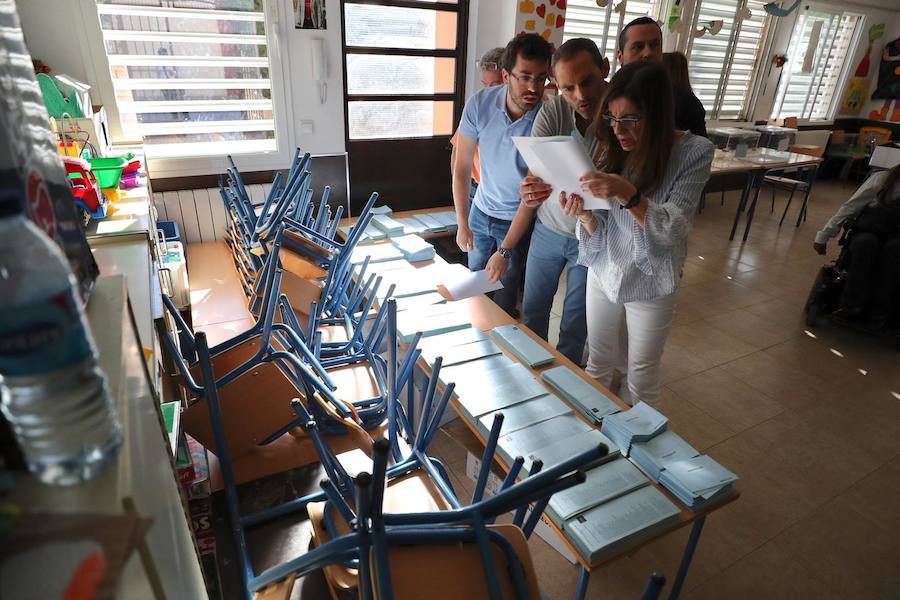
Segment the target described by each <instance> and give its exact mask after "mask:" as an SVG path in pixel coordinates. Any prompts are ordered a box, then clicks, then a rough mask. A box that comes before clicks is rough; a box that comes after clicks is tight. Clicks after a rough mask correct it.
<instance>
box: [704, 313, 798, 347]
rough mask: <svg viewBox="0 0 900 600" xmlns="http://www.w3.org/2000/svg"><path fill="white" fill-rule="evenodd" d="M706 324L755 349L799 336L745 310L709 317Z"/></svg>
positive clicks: (791, 330) (793, 331)
mask: <svg viewBox="0 0 900 600" xmlns="http://www.w3.org/2000/svg"><path fill="white" fill-rule="evenodd" d="M706 322H707V323H709V324H710V325H712V326H714V327H716V328H718V329H721V330H722V331H724V332H726V333H730V334H731V335H733V336H734V337H736V338H737V339H739V340H741V341H742V342H746V343H748V344H750V345H751V346H753V347H754V348H757V349H763V348H768V347H769V346H774V345H775V344H778V343H781V342H784V341H786V340H789V339H791V338H792V337H795V336H797V335H801V333H800V332H798V331H797V330H795V329H793V328H788V327H785V326H784V325H781V324H780V323H777V322H773V321H769V320H768V319H766V318H765V317H760V316H759V315H756V314H754V313H752V312H750V311H748V310H746V309H740V310H734V311H731V312H728V313H724V314H721V315H718V316H715V317H710V318H708V319H706Z"/></svg>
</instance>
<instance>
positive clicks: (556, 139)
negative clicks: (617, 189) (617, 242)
mask: <svg viewBox="0 0 900 600" xmlns="http://www.w3.org/2000/svg"><path fill="white" fill-rule="evenodd" d="M512 140H513V143H514V144H515V145H516V148H517V149H518V150H519V154H521V155H522V158H524V159H525V164H527V165H528V169H529V170H530V171H531V172H532V173H533V174H534V175H537V176H538V177H540V178H541V179H543V180H544V181H546V182H547V183H549V184H550V185H552V186H553V192H552V193H551V194H550V198H549V199H548V200H547V201H548V202H549V201H553V200H554V199H558V198H559V193H560V192H566V193H567V194H578V195H579V196H581V197H582V198H584V207H585V208H587V209H600V210H609V209H610V208H612V204H611V203H610V202H609V200H606V199H605V198H596V197H594V196H588V195H587V194H586V193H585V192H584V191H582V189H581V183H580V182H579V181H578V180H579V179H580V178H581V176H582V175H584V174H585V173H589V172H591V171H594V170H596V169H594V164H593V163H592V162H591V158H590V157H589V156H588V153H587V150H586V149H585V147H584V145H583V144H582V143H581V142H579V141H578V140H576V139H575V138H574V137H572V136H568V135H557V136H551V137H513V139H512Z"/></svg>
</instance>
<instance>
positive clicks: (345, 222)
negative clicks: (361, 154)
mask: <svg viewBox="0 0 900 600" xmlns="http://www.w3.org/2000/svg"><path fill="white" fill-rule="evenodd" d="M448 210H455V209H454V208H453V205H452V204H451V205H450V206H439V207H437V208H423V209H420V210H402V211H400V212H395V213H393V214H392V215H391V217H392V218H394V219H408V218H409V217H415V216H416V215H428V214H433V213H439V212H447V211H448ZM357 218H358V217H345V218H343V219H341V221H340V227H349V226H350V225H353V224H355V223H356V220H357ZM418 235H419V237H421V238H422V239H424V240H433V239H437V238H446V237H452V236H455V235H456V231H455V230H454V231H437V232H434V233H428V232H423V233H420V234H418Z"/></svg>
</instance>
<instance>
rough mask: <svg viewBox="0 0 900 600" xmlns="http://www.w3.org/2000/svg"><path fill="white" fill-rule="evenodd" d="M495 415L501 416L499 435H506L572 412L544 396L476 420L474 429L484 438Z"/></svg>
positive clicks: (554, 399)
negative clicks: (501, 423)
mask: <svg viewBox="0 0 900 600" xmlns="http://www.w3.org/2000/svg"><path fill="white" fill-rule="evenodd" d="M497 413H502V414H503V426H502V427H501V428H500V434H501V435H506V434H508V433H512V432H514V431H518V430H520V429H525V428H526V427H529V426H531V425H534V424H536V423H540V422H542V421H546V420H547V419H552V418H553V417H558V416H559V415H565V414H572V410H571V409H570V408H569V407H568V406H567V405H566V403H565V402H563V401H562V400H560V399H559V398H557V397H556V396H554V395H553V394H545V395H543V396H538V397H537V398H532V399H531V400H526V401H525V402H520V403H518V404H513V405H512V406H507V407H506V408H503V409H500V410H497V411H493V412H489V413H487V414H486V415H482V416H481V417H479V418H478V421H477V422H476V423H475V427H476V428H477V429H478V431H479V432H480V433H481V435H483V436H484V437H485V438H487V436H488V434H489V433H490V431H491V426H492V425H493V424H494V415H495V414H497Z"/></svg>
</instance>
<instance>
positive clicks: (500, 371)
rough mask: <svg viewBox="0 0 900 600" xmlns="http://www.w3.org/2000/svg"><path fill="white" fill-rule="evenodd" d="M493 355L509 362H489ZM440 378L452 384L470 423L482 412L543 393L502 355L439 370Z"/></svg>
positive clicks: (518, 365)
mask: <svg viewBox="0 0 900 600" xmlns="http://www.w3.org/2000/svg"><path fill="white" fill-rule="evenodd" d="M495 358H503V359H505V360H506V361H507V362H508V363H509V364H504V363H503V362H502V361H498V362H497V363H492V362H491V359H495ZM494 365H497V366H496V367H494ZM441 381H442V382H444V383H445V384H446V383H449V382H451V381H452V382H454V383H456V390H455V392H454V394H455V395H456V397H457V399H458V401H459V404H460V405H461V406H462V408H463V410H464V411H466V412H467V413H468V415H469V417H470V419H469V420H470V421H472V422H475V420H476V419H477V418H478V417H480V416H481V415H484V414H486V413H489V412H492V411H495V410H499V409H501V408H505V407H507V406H512V405H513V404H518V403H519V402H523V401H525V400H529V399H531V398H535V397H537V396H542V395H543V394H546V393H547V390H546V389H545V388H544V387H543V386H542V385H541V384H540V383H538V382H537V380H536V379H535V378H534V377H533V376H532V375H531V372H530V371H529V370H528V369H526V368H525V367H523V366H522V365H520V364H519V363H514V362H512V361H510V360H509V359H508V358H506V357H504V356H492V357H490V358H482V359H479V360H475V361H472V362H468V363H465V364H461V365H456V366H455V367H449V368H447V369H441Z"/></svg>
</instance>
